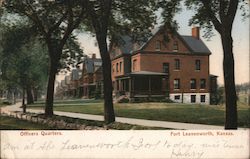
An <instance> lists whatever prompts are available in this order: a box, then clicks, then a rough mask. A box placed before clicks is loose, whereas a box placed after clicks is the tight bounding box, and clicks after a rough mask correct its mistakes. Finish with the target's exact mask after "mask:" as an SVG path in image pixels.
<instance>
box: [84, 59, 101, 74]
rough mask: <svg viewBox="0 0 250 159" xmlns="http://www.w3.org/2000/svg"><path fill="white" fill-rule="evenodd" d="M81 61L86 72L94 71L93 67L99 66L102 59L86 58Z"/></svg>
mask: <svg viewBox="0 0 250 159" xmlns="http://www.w3.org/2000/svg"><path fill="white" fill-rule="evenodd" d="M83 63H84V64H85V69H86V71H87V73H94V71H95V67H100V65H101V64H102V60H101V59H97V58H96V59H92V58H86V59H85V60H84V61H83Z"/></svg>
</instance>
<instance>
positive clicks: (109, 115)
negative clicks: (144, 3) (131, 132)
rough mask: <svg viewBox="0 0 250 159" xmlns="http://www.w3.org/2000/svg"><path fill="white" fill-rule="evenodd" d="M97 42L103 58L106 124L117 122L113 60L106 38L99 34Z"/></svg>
mask: <svg viewBox="0 0 250 159" xmlns="http://www.w3.org/2000/svg"><path fill="white" fill-rule="evenodd" d="M96 36H97V41H98V45H99V50H100V54H101V58H102V69H103V86H104V87H103V89H104V119H105V122H106V123H112V122H114V121H115V113H114V107H113V98H112V91H113V89H112V80H111V60H110V56H109V53H108V49H107V41H106V36H104V35H102V33H99V35H96Z"/></svg>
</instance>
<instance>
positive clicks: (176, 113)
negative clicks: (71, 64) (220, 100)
mask: <svg viewBox="0 0 250 159" xmlns="http://www.w3.org/2000/svg"><path fill="white" fill-rule="evenodd" d="M43 105H44V103H42V102H40V103H36V104H34V105H29V106H28V108H41V107H43ZM114 108H115V114H116V116H119V117H129V118H138V119H149V120H161V121H175V122H184V123H199V124H211V125H224V119H225V117H224V115H225V109H224V106H221V105H191V104H178V103H123V104H115V106H114ZM54 110H58V111H67V112H77V113H86V114H96V115H103V103H102V101H95V100H86V102H85V100H77V101H76V102H74V101H65V102H64V101H56V102H55V107H54ZM249 112H250V107H249V106H246V105H242V104H239V106H238V123H239V126H240V127H248V128H249V127H250V113H249Z"/></svg>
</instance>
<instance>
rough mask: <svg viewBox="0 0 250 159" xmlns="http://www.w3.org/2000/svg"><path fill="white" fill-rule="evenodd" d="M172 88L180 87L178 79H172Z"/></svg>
mask: <svg viewBox="0 0 250 159" xmlns="http://www.w3.org/2000/svg"><path fill="white" fill-rule="evenodd" d="M174 89H180V79H174Z"/></svg>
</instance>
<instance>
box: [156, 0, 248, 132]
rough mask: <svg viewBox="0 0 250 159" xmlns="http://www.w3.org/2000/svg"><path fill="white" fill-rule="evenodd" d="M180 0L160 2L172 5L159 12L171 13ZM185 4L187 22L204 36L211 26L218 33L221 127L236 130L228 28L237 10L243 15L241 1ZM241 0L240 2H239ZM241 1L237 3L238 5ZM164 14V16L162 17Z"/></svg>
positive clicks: (187, 1) (200, 0)
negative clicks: (188, 12)
mask: <svg viewBox="0 0 250 159" xmlns="http://www.w3.org/2000/svg"><path fill="white" fill-rule="evenodd" d="M180 2H181V0H175V1H171V2H169V1H166V0H161V3H163V4H165V5H166V4H169V3H171V4H172V7H171V8H169V7H163V15H165V17H167V16H171V15H173V14H174V13H176V12H177V11H179V10H180V9H181V8H180ZM184 2H185V5H186V6H187V7H188V8H189V9H192V10H194V11H195V15H194V16H193V17H192V19H191V20H190V24H199V25H200V26H201V27H204V28H206V31H207V32H206V34H205V35H204V36H205V37H207V38H210V37H211V36H212V35H213V34H212V31H213V28H214V29H215V30H216V31H217V32H218V33H219V34H220V36H221V43H222V47H223V55H224V56H223V57H224V59H223V71H224V84H225V102H226V121H225V129H237V97H236V91H235V79H234V77H235V73H234V56H233V38H232V29H233V22H234V19H235V15H236V12H237V9H242V10H243V16H245V15H246V10H245V8H244V5H245V4H246V3H247V2H245V1H244V0H185V1H184ZM241 2H242V3H241ZM240 3H241V4H240ZM166 15H167V16H166Z"/></svg>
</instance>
